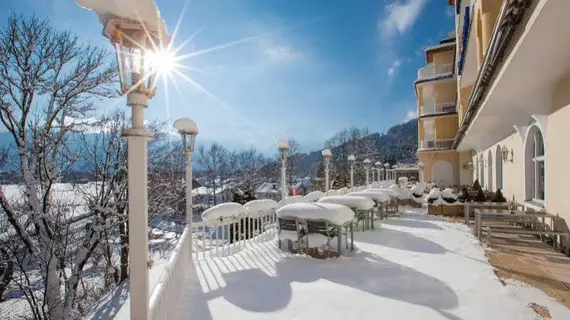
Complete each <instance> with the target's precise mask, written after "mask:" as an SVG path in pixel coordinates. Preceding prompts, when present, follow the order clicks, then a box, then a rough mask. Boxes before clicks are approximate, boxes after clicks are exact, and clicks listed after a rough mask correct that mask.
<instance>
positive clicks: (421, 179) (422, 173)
mask: <svg viewBox="0 0 570 320" xmlns="http://www.w3.org/2000/svg"><path fill="white" fill-rule="evenodd" d="M419 176H420V177H419V178H420V182H421V183H423V182H424V169H420V172H419Z"/></svg>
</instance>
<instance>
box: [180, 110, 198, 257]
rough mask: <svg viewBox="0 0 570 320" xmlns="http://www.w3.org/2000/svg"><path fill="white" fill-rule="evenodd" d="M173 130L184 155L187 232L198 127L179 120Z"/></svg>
mask: <svg viewBox="0 0 570 320" xmlns="http://www.w3.org/2000/svg"><path fill="white" fill-rule="evenodd" d="M174 128H176V130H178V133H180V135H181V136H182V142H183V144H184V154H185V155H186V225H187V226H188V230H190V231H192V153H193V152H194V142H195V141H196V136H197V135H198V125H197V124H196V122H194V121H193V120H192V119H188V118H180V119H178V120H176V121H174ZM190 246H192V241H190ZM190 252H192V248H190Z"/></svg>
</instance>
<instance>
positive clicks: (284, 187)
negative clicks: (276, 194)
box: [281, 159, 288, 200]
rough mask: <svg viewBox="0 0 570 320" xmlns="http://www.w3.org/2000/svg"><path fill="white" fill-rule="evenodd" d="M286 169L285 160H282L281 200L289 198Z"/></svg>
mask: <svg viewBox="0 0 570 320" xmlns="http://www.w3.org/2000/svg"><path fill="white" fill-rule="evenodd" d="M286 170H287V169H286V167H285V160H283V159H281V200H283V199H285V198H287V194H288V192H287V183H286V181H285V180H286V179H287V178H286V176H287V174H286Z"/></svg>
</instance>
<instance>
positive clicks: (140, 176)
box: [123, 92, 152, 320]
mask: <svg viewBox="0 0 570 320" xmlns="http://www.w3.org/2000/svg"><path fill="white" fill-rule="evenodd" d="M147 101H148V98H147V96H145V95H143V94H140V93H137V92H133V93H130V94H129V95H128V97H127V104H128V105H129V106H130V107H131V111H132V119H131V122H132V128H131V129H129V130H126V131H125V132H123V136H124V137H126V138H127V142H128V160H127V161H128V180H129V186H128V190H129V254H130V259H129V282H130V299H131V302H130V307H131V319H137V320H147V319H149V305H148V297H149V284H148V267H149V259H148V201H147V197H148V172H147V141H148V139H150V138H151V137H152V132H150V131H147V130H145V129H144V121H143V118H144V117H143V115H144V108H145V107H146V104H147Z"/></svg>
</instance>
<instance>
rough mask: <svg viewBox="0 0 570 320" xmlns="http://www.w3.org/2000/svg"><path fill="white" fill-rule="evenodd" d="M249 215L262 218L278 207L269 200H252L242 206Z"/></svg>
mask: <svg viewBox="0 0 570 320" xmlns="http://www.w3.org/2000/svg"><path fill="white" fill-rule="evenodd" d="M243 207H244V208H245V210H246V211H247V213H248V214H250V215H259V216H263V215H266V214H268V213H269V212H271V211H272V210H275V209H277V208H278V207H279V204H277V201H275V200H271V199H259V200H252V201H249V202H247V203H246V204H244V205H243Z"/></svg>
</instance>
